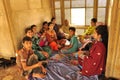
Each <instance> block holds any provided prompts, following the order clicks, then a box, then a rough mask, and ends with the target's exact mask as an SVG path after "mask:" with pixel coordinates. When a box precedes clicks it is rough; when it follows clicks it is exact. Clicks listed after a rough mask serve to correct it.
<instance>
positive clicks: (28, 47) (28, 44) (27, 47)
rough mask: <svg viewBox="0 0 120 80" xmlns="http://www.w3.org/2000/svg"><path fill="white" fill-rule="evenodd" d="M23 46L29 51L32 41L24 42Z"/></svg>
mask: <svg viewBox="0 0 120 80" xmlns="http://www.w3.org/2000/svg"><path fill="white" fill-rule="evenodd" d="M22 44H23V47H24V48H25V49H27V50H30V49H31V48H32V41H25V42H24V43H22Z"/></svg>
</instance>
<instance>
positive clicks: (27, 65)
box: [16, 36, 46, 78]
mask: <svg viewBox="0 0 120 80" xmlns="http://www.w3.org/2000/svg"><path fill="white" fill-rule="evenodd" d="M22 45H23V48H22V49H21V50H19V51H18V55H17V58H16V63H17V64H18V67H19V68H20V69H21V71H22V75H23V76H25V77H26V78H28V76H29V75H32V76H33V77H37V78H44V77H45V74H46V69H45V68H44V67H43V65H42V63H43V62H45V61H42V62H38V58H37V56H36V55H35V54H34V52H33V51H32V40H31V38H30V37H27V36H26V37H24V38H23V40H22Z"/></svg>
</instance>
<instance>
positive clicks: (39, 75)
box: [33, 73, 46, 78]
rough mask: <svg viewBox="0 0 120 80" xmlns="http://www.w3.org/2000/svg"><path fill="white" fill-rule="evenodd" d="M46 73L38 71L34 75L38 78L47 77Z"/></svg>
mask: <svg viewBox="0 0 120 80" xmlns="http://www.w3.org/2000/svg"><path fill="white" fill-rule="evenodd" d="M45 76H46V75H44V74H38V73H37V74H36V73H33V77H37V78H45Z"/></svg>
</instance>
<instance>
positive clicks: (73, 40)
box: [61, 27, 78, 54]
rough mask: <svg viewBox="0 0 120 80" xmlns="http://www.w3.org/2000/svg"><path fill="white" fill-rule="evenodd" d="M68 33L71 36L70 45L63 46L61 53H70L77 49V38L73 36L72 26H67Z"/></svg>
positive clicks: (73, 29)
mask: <svg viewBox="0 0 120 80" xmlns="http://www.w3.org/2000/svg"><path fill="white" fill-rule="evenodd" d="M69 35H70V37H71V39H70V45H67V46H65V47H64V48H62V50H61V53H64V54H70V53H74V52H76V51H77V50H78V39H77V37H76V36H75V28H74V27H70V28H69Z"/></svg>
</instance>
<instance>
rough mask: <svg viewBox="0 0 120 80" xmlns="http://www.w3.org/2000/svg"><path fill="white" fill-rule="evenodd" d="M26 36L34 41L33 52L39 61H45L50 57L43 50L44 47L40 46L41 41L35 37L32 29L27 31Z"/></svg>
mask: <svg viewBox="0 0 120 80" xmlns="http://www.w3.org/2000/svg"><path fill="white" fill-rule="evenodd" d="M25 34H26V36H28V37H30V38H31V39H32V50H33V51H34V53H35V54H36V55H37V56H38V59H39V60H44V59H46V58H48V57H49V55H48V53H47V52H45V51H44V50H43V48H42V47H40V46H39V45H38V42H39V40H38V39H36V38H35V37H33V32H32V30H31V28H26V29H25Z"/></svg>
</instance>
